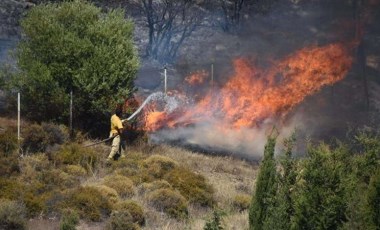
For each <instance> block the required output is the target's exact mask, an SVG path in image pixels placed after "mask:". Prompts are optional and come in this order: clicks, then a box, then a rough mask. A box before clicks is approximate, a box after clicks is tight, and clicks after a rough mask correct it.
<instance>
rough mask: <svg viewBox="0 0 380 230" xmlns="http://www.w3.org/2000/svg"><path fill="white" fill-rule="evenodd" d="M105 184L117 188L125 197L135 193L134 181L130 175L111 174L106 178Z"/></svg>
mask: <svg viewBox="0 0 380 230" xmlns="http://www.w3.org/2000/svg"><path fill="white" fill-rule="evenodd" d="M104 184H105V185H107V186H108V187H110V188H113V189H115V190H116V191H117V193H118V194H119V195H120V196H121V197H123V198H125V197H131V196H133V195H134V186H133V182H132V180H131V179H129V178H128V177H125V176H122V175H109V176H107V177H105V178H104Z"/></svg>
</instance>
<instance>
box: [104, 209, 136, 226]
mask: <svg viewBox="0 0 380 230" xmlns="http://www.w3.org/2000/svg"><path fill="white" fill-rule="evenodd" d="M138 229H140V227H139V225H138V224H136V223H134V222H133V218H132V216H131V214H130V213H129V212H128V211H114V212H112V214H111V217H110V218H109V219H108V221H107V224H106V230H138Z"/></svg>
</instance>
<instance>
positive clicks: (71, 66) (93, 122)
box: [15, 1, 138, 132]
mask: <svg viewBox="0 0 380 230" xmlns="http://www.w3.org/2000/svg"><path fill="white" fill-rule="evenodd" d="M22 29H23V33H24V37H23V39H22V41H21V42H20V45H19V47H18V50H17V58H18V66H19V68H20V70H21V71H20V73H19V74H18V77H17V78H16V79H15V84H16V86H17V87H18V89H19V90H20V91H21V93H22V107H23V111H25V112H24V114H26V115H27V116H28V117H29V118H31V119H33V120H37V121H43V120H55V121H61V122H62V121H66V119H67V117H68V111H69V109H68V108H69V107H68V104H69V93H70V91H73V93H74V118H75V119H74V121H77V124H78V125H80V126H81V128H86V131H95V130H96V132H104V130H102V127H103V128H106V127H108V126H107V125H108V119H107V116H108V113H109V111H110V109H113V106H114V105H115V104H116V103H117V102H118V101H120V100H123V99H125V98H127V97H128V96H130V95H131V94H132V93H133V92H134V90H135V88H134V82H133V81H134V79H135V74H136V71H137V68H138V57H137V54H136V51H135V48H134V45H133V43H132V40H133V39H132V32H133V24H132V23H131V22H130V21H127V20H125V18H124V12H123V11H121V10H111V11H109V12H108V13H102V12H101V9H100V8H97V7H96V6H94V5H92V4H90V3H86V2H85V1H71V2H64V3H60V4H54V3H49V4H43V5H38V6H36V7H34V8H33V9H31V10H30V11H29V12H28V14H27V16H26V18H25V19H24V20H23V21H22Z"/></svg>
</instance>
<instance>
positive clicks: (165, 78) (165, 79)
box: [164, 66, 168, 95]
mask: <svg viewBox="0 0 380 230" xmlns="http://www.w3.org/2000/svg"><path fill="white" fill-rule="evenodd" d="M164 87H165V89H164V91H165V95H166V92H167V88H168V77H167V69H166V66H165V67H164Z"/></svg>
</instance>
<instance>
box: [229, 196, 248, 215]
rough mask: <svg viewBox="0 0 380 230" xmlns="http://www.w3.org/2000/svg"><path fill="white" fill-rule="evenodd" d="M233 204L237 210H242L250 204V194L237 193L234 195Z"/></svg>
mask: <svg viewBox="0 0 380 230" xmlns="http://www.w3.org/2000/svg"><path fill="white" fill-rule="evenodd" d="M232 204H233V206H234V208H236V209H237V210H239V211H240V212H241V211H244V210H246V209H248V208H249V206H250V204H251V196H249V195H245V194H239V195H236V196H235V197H234V200H233V203H232Z"/></svg>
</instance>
